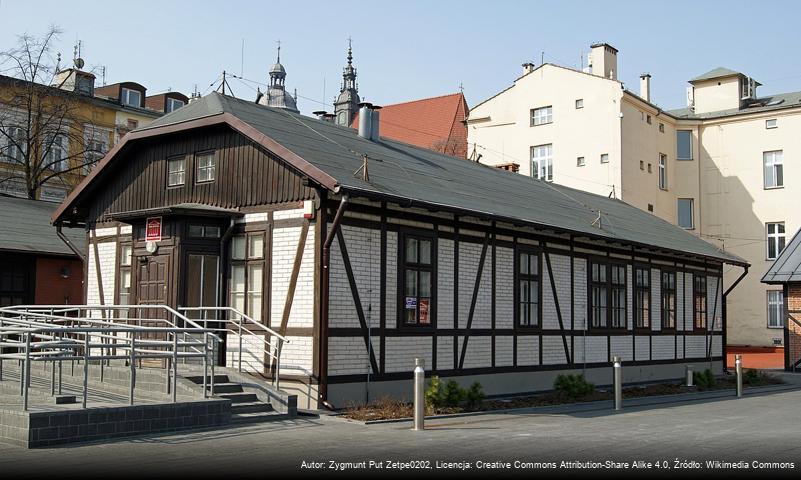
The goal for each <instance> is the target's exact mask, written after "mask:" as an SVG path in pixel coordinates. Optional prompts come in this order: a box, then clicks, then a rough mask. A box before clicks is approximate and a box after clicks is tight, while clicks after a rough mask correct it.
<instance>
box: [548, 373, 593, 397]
mask: <svg viewBox="0 0 801 480" xmlns="http://www.w3.org/2000/svg"><path fill="white" fill-rule="evenodd" d="M553 388H554V390H556V391H557V392H558V393H559V394H561V395H564V396H565V397H567V398H570V399H577V398H581V397H585V396H587V395H589V394H591V393H593V392H594V391H595V384H593V383H590V382H588V381H587V380H586V379H585V378H584V375H559V376H558V377H556V380H555V381H554V382H553Z"/></svg>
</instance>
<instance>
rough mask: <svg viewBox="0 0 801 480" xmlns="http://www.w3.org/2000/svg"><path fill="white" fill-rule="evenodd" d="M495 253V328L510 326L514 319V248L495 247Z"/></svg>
mask: <svg viewBox="0 0 801 480" xmlns="http://www.w3.org/2000/svg"><path fill="white" fill-rule="evenodd" d="M495 254H496V256H497V260H496V263H495V290H496V298H495V328H512V327H513V326H514V321H515V318H514V315H515V314H514V308H515V305H514V304H515V300H514V289H515V277H514V263H513V262H514V250H512V249H511V248H503V247H496V248H495ZM496 348H497V347H496ZM510 349H511V347H510ZM510 352H511V350H510ZM510 355H511V353H510ZM496 360H497V359H496Z"/></svg>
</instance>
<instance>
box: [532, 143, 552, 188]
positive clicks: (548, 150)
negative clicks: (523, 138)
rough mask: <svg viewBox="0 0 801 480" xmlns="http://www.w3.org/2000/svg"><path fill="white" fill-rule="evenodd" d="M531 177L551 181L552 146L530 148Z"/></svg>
mask: <svg viewBox="0 0 801 480" xmlns="http://www.w3.org/2000/svg"><path fill="white" fill-rule="evenodd" d="M531 176H532V177H534V178H538V179H540V180H545V181H547V182H552V181H553V144H551V143H549V144H547V145H537V146H536V147H531Z"/></svg>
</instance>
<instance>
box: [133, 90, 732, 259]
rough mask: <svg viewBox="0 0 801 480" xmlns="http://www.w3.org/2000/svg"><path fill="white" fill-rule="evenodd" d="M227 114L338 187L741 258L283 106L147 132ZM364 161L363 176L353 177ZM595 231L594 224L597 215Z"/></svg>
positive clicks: (621, 212) (492, 171) (171, 118)
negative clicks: (366, 172)
mask: <svg viewBox="0 0 801 480" xmlns="http://www.w3.org/2000/svg"><path fill="white" fill-rule="evenodd" d="M224 112H227V113H230V114H231V115H233V116H235V117H237V118H238V119H240V120H242V121H243V122H245V123H247V124H248V125H250V126H251V127H253V128H255V129H256V130H258V131H259V132H261V133H263V134H264V135H266V136H268V137H270V138H271V139H273V140H275V141H276V142H278V143H279V144H281V145H282V146H284V147H285V148H287V149H288V150H290V151H291V152H293V153H295V154H296V155H298V156H300V157H301V158H303V159H304V160H306V161H307V162H309V163H311V164H312V165H314V166H315V167H317V168H319V169H320V170H322V171H323V172H325V173H326V174H328V175H330V176H331V177H333V178H334V179H336V181H337V183H338V185H339V187H340V189H341V190H342V191H347V192H351V193H354V194H362V195H366V196H371V197H373V198H387V199H389V200H395V201H399V202H401V203H402V204H409V201H410V200H411V201H412V202H414V203H416V204H418V205H420V206H425V207H428V208H432V209H441V210H446V211H457V212H463V213H465V214H474V215H476V216H480V217H492V218H495V219H498V220H503V221H511V222H516V223H527V224H536V225H538V226H541V227H547V228H553V229H556V230H561V231H569V232H573V233H577V234H581V235H588V236H591V237H601V238H605V239H608V240H612V241H620V242H624V243H629V244H632V243H633V244H640V245H648V246H654V247H659V248H661V249H666V250H672V251H677V252H686V253H690V254H694V255H700V256H705V257H712V258H715V259H719V260H723V261H726V262H729V263H735V264H745V263H747V262H746V261H745V260H743V259H741V258H739V257H737V256H735V255H732V254H729V253H727V252H724V251H722V250H720V249H718V248H717V247H715V246H714V245H712V244H710V243H707V242H706V241H704V240H702V239H700V238H698V237H696V236H695V235H693V234H691V233H689V232H687V231H685V230H683V229H681V228H679V227H676V226H675V225H671V224H670V223H668V222H666V221H664V220H661V219H659V218H657V217H655V216H654V215H652V214H650V213H647V212H645V211H642V210H640V209H638V208H636V207H633V206H631V205H629V204H627V203H624V202H622V201H620V200H615V199H611V198H607V197H604V196H599V195H594V194H591V193H587V192H584V191H581V190H575V189H572V188H568V187H564V186H559V185H555V184H552V183H547V182H544V181H540V180H535V179H532V178H530V177H526V176H523V175H520V174H516V173H511V172H506V171H502V170H499V169H497V168H493V167H489V166H485V165H480V164H477V163H475V162H471V161H468V160H465V159H463V158H457V157H451V156H448V155H443V154H440V153H436V152H434V151H431V150H425V149H422V148H418V147H414V146H411V145H407V144H404V143H400V142H396V141H392V140H389V139H386V138H382V139H381V141H380V142H372V141H369V140H366V139H363V138H361V137H359V136H358V134H357V132H356V131H355V130H353V129H351V128H347V127H340V126H338V125H335V124H333V123H329V122H324V121H320V120H316V119H312V118H309V117H304V116H301V115H298V114H294V113H290V112H288V111H286V110H281V109H274V108H269V107H265V106H261V105H257V104H255V103H253V102H248V101H244V100H238V99H235V98H232V97H227V96H223V95H220V94H218V93H212V94H209V95H207V96H205V97H203V98H202V99H199V100H195V101H194V102H192V103H190V104H189V105H187V106H185V107H183V108H181V109H178V110H176V111H175V112H173V113H170V114H168V115H165V116H164V117H162V118H160V119H158V120H156V121H155V122H153V123H151V124H150V125H148V126H147V127H145V128H143V129H140V131H142V130H148V129H151V128H157V127H160V126H164V125H170V124H175V123H180V122H184V121H188V120H194V119H197V118H200V117H206V116H210V115H214V114H218V113H224ZM365 154H366V155H367V156H368V158H369V169H368V170H369V175H370V178H369V181H364V180H362V178H361V177H357V176H356V175H355V174H354V172H356V171H357V170H358V169H359V168H360V167H361V166H362V161H363V160H362V156H363V155H365ZM599 211H600V212H602V213H601V217H602V222H601V223H602V228H598V227H597V226H594V225H593V223H594V222H596V219H597V218H598V212H599Z"/></svg>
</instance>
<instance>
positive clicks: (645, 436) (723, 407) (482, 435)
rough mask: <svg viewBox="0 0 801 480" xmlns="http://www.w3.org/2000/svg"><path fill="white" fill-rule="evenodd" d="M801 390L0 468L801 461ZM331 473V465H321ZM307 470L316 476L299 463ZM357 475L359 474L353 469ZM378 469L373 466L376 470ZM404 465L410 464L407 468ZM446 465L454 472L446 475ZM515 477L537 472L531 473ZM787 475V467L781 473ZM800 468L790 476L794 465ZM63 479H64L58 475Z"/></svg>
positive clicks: (94, 470) (236, 432) (243, 432)
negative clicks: (800, 412)
mask: <svg viewBox="0 0 801 480" xmlns="http://www.w3.org/2000/svg"><path fill="white" fill-rule="evenodd" d="M799 404H801V391H799V390H793V391H784V392H781V393H773V394H763V395H754V394H748V395H747V396H746V397H744V398H742V399H739V400H738V399H735V398H733V397H731V396H730V397H729V398H728V399H720V398H718V399H713V400H698V401H692V402H684V403H671V404H664V403H663V404H659V405H650V406H638V407H632V406H628V407H627V408H626V409H625V410H623V411H622V412H620V413H613V412H611V411H610V410H609V409H602V410H598V409H594V410H587V411H574V412H573V413H565V412H563V413H511V414H510V413H507V414H503V413H497V414H487V415H481V416H474V417H461V418H448V419H440V420H433V421H430V422H428V424H427V426H428V430H426V431H425V432H413V431H410V430H409V426H408V424H402V423H394V424H392V423H390V424H381V425H370V426H365V425H361V424H356V423H344V422H342V421H333V420H326V419H298V420H293V421H284V422H276V423H271V424H261V425H253V426H247V427H238V428H228V429H223V430H215V431H201V432H191V433H181V434H170V435H152V436H143V437H136V438H130V439H124V440H118V441H114V442H111V443H105V444H80V445H70V446H65V447H60V448H52V449H41V450H23V449H19V448H15V447H9V446H5V445H2V444H0V472H3V473H24V474H26V476H28V477H30V478H33V477H38V476H40V475H49V474H52V473H53V472H59V473H60V474H62V475H64V476H75V477H81V478H90V477H106V476H109V475H119V474H121V473H128V474H133V473H136V472H142V473H147V474H148V475H151V474H155V473H156V472H159V474H160V475H161V474H165V475H171V474H174V475H179V474H180V475H181V476H184V475H187V474H195V475H200V476H203V477H205V476H217V478H222V477H227V476H229V475H231V474H232V473H236V474H239V475H241V474H244V473H248V472H252V473H258V474H259V476H260V477H266V476H274V475H277V474H279V473H282V474H288V473H299V472H300V473H303V471H301V470H300V466H301V462H303V461H306V462H320V463H321V466H320V469H323V470H326V469H327V468H328V467H329V466H330V464H329V463H328V462H329V461H331V460H335V461H337V462H360V461H370V460H390V459H391V460H406V461H408V460H427V461H432V462H434V461H437V460H439V461H445V460H447V461H459V460H469V461H474V460H476V459H483V460H486V461H496V460H509V461H514V460H525V461H538V462H540V461H547V460H581V461H586V460H598V461H603V460H606V459H610V458H611V459H616V460H621V461H632V460H639V459H641V460H646V461H656V460H660V459H666V460H670V461H673V460H674V459H676V458H679V459H686V460H695V461H700V462H703V461H704V460H708V459H714V460H732V461H740V460H744V461H748V462H750V461H753V460H757V461H768V460H769V461H779V460H784V461H790V462H795V465H799V464H801V441H799V440H800V439H801V416H799V415H798V405H799ZM326 471H330V470H326ZM306 472H307V473H311V472H309V471H306ZM359 472H362V473H364V471H354V472H351V473H359ZM372 473H375V472H372ZM407 473H408V472H407ZM452 473H453V472H452ZM519 473H528V474H529V475H531V474H532V472H531V471H522V472H519ZM784 473H788V471H785V472H784ZM794 473H795V474H797V472H794ZM62 478H63V477H62Z"/></svg>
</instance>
